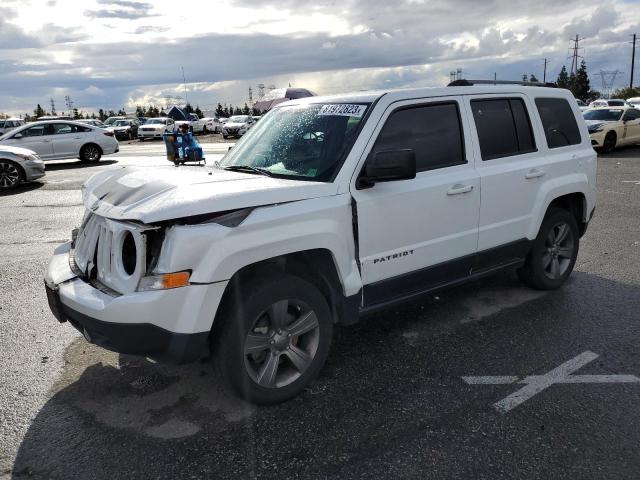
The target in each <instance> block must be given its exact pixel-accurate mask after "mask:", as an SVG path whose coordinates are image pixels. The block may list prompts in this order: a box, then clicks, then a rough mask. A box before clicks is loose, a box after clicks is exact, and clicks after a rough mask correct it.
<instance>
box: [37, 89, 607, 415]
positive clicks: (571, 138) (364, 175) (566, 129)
mask: <svg viewBox="0 0 640 480" xmlns="http://www.w3.org/2000/svg"><path fill="white" fill-rule="evenodd" d="M466 85H468V86H453V87H448V88H433V89H429V88H423V89H413V90H410V89H407V90H398V91H383V92H380V91H378V92H372V93H367V92H360V93H354V94H351V95H340V96H333V97H310V98H304V99H299V100H294V101H291V102H287V103H283V104H281V105H278V106H277V107H275V108H274V109H272V110H271V111H270V112H269V113H268V114H267V115H266V116H265V117H264V118H263V119H262V120H261V121H260V122H259V123H258V124H257V125H256V126H255V127H254V128H252V129H251V130H250V131H249V132H248V134H247V135H246V136H245V137H244V138H243V139H242V140H241V141H239V142H238V143H237V144H236V145H235V146H234V147H233V148H232V149H231V150H229V152H228V153H227V154H226V156H225V157H224V158H223V159H222V160H221V161H220V162H219V163H217V164H216V165H215V167H214V168H213V169H211V170H209V171H204V170H200V171H194V170H186V169H175V168H171V169H155V170H151V169H148V168H143V169H134V168H121V169H117V170H109V171H104V172H101V173H98V174H97V175H95V176H94V177H92V178H91V179H90V180H88V181H87V182H86V184H85V185H84V187H83V189H82V194H83V200H84V203H85V205H86V208H87V209H86V213H85V215H84V219H83V220H82V224H81V226H80V228H79V230H77V231H76V232H75V233H74V234H73V237H72V238H73V239H72V241H71V242H68V243H65V244H63V245H60V246H59V247H58V248H57V249H56V250H55V253H54V256H53V258H52V260H51V262H50V264H49V268H48V272H47V274H46V277H45V283H46V288H47V296H48V299H49V304H50V307H51V310H52V311H53V313H54V315H55V316H56V317H57V318H58V319H59V320H60V321H61V322H65V321H69V322H70V323H71V324H72V325H73V326H74V327H76V328H77V329H78V330H80V331H81V332H82V333H83V334H84V336H85V338H86V339H88V340H89V341H91V342H94V343H96V344H98V345H103V346H105V347H107V348H109V349H112V350H117V351H120V352H124V353H134V354H141V355H147V356H151V357H154V358H163V359H169V360H173V361H189V360H196V359H198V358H201V357H203V356H206V355H208V354H209V352H210V350H211V351H212V353H213V358H214V359H215V360H214V362H215V363H216V364H217V365H218V367H219V368H220V369H221V371H222V374H223V378H224V379H225V381H226V382H227V383H228V384H229V385H231V386H232V387H233V388H234V389H235V390H236V391H237V392H238V393H239V394H240V395H241V396H243V397H244V398H246V399H248V400H250V401H253V402H256V403H265V404H268V403H275V402H280V401H283V400H286V399H289V398H291V397H292V396H294V395H297V394H298V393H300V392H302V391H303V389H304V388H305V387H307V386H308V385H309V384H310V383H311V382H312V381H313V379H314V378H315V377H316V376H317V375H318V372H319V371H320V369H321V368H322V365H323V364H324V362H325V360H326V358H327V355H328V354H329V348H330V345H331V338H332V329H333V328H334V325H335V324H341V325H348V324H352V323H354V322H356V321H358V318H359V317H360V315H362V314H365V313H367V312H372V311H374V310H378V309H382V308H386V307H389V306H391V305H394V304H396V303H398V302H403V301H405V300H408V299H412V298H415V297H417V296H419V295H422V294H424V293H426V292H433V291H435V290H437V289H441V288H444V287H448V286H452V285H456V284H458V283H461V282H465V281H469V280H474V279H477V278H480V277H483V276H485V275H489V274H491V273H493V272H496V271H498V270H501V269H505V268H516V269H518V273H519V276H520V278H521V279H522V281H524V282H525V283H526V284H527V285H530V286H531V287H533V288H536V289H547V290H548V289H555V288H559V287H560V286H561V285H562V284H563V283H564V282H565V281H566V280H567V278H568V277H569V275H570V274H571V271H572V270H573V266H574V263H575V261H576V256H577V254H578V248H579V244H580V237H581V236H582V235H583V234H584V233H585V231H586V229H587V224H588V222H589V220H590V219H591V217H592V215H593V213H594V209H595V203H596V154H595V152H594V150H593V148H591V141H590V139H589V133H588V132H587V127H586V125H585V123H584V121H583V119H582V116H581V114H580V109H579V108H578V105H577V104H576V102H575V100H574V98H573V96H572V95H571V93H570V92H569V91H568V90H560V89H554V88H545V87H526V86H520V85H498V86H493V85H469V83H468V81H466ZM230 121H231V120H230Z"/></svg>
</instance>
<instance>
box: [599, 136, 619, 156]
mask: <svg viewBox="0 0 640 480" xmlns="http://www.w3.org/2000/svg"><path fill="white" fill-rule="evenodd" d="M616 142H617V138H616V134H615V133H614V132H609V133H607V136H606V137H604V142H602V153H611V152H613V150H614V149H615V148H616Z"/></svg>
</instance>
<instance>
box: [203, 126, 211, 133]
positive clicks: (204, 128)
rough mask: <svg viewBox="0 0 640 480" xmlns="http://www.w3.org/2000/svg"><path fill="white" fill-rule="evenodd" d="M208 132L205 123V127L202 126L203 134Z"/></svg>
mask: <svg viewBox="0 0 640 480" xmlns="http://www.w3.org/2000/svg"><path fill="white" fill-rule="evenodd" d="M207 133H209V132H207V126H206V125H205V126H204V127H202V135H206V134H207Z"/></svg>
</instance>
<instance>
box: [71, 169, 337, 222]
mask: <svg viewBox="0 0 640 480" xmlns="http://www.w3.org/2000/svg"><path fill="white" fill-rule="evenodd" d="M209 172H211V175H209ZM336 193H337V186H336V185H335V184H332V183H321V182H307V181H300V180H287V179H281V178H273V177H267V176H263V175H257V174H256V175H254V174H251V173H242V172H228V171H224V170H221V169H213V170H209V169H202V170H200V171H195V170H186V169H185V170H183V169H176V168H175V167H167V168H130V167H127V168H122V169H117V170H107V171H104V172H100V173H98V174H96V175H94V176H93V177H91V178H90V179H89V180H87V182H86V183H85V184H84V185H83V186H82V198H83V201H84V204H85V205H86V207H87V208H89V209H90V210H92V211H93V212H95V213H96V214H98V215H101V216H104V217H108V218H113V219H119V220H137V221H140V222H142V223H154V222H160V221H163V220H171V219H174V218H182V217H190V216H193V215H201V214H206V213H215V212H223V211H227V210H234V209H238V208H247V207H257V206H263V205H272V204H276V203H285V202H293V201H298V200H305V199H310V198H318V197H326V196H331V195H335V194H336Z"/></svg>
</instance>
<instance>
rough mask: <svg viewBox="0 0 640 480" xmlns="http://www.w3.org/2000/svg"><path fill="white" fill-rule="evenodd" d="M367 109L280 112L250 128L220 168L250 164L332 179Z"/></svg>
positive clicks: (308, 177) (337, 106) (317, 108)
mask: <svg viewBox="0 0 640 480" xmlns="http://www.w3.org/2000/svg"><path fill="white" fill-rule="evenodd" d="M367 107H368V104H367V105H364V104H357V105H354V104H313V105H291V106H283V107H279V108H276V109H275V110H272V111H271V112H269V113H268V114H267V115H266V116H264V117H263V118H262V119H261V120H260V122H258V123H257V124H256V126H255V127H253V128H252V129H250V130H249V132H248V133H247V134H246V135H245V136H244V137H243V138H242V139H241V140H240V142H238V144H237V145H236V146H235V147H233V148H232V149H231V150H230V151H229V152H228V153H227V155H226V156H225V157H224V158H223V159H222V161H221V162H220V166H221V167H222V168H225V167H238V166H249V167H254V168H258V169H263V170H266V171H267V172H268V173H269V174H272V175H276V176H282V177H293V178H297V179H301V180H315V181H322V182H328V181H331V180H332V178H333V176H334V173H336V171H337V169H338V168H339V167H340V165H341V163H342V160H343V159H344V158H345V157H346V155H347V154H348V153H349V150H350V149H351V146H352V145H353V142H354V141H355V139H356V135H357V133H358V127H359V126H360V123H361V122H362V118H363V116H364V113H365V111H366V110H367ZM233 118H234V117H232V118H231V119H230V120H229V121H233Z"/></svg>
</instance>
